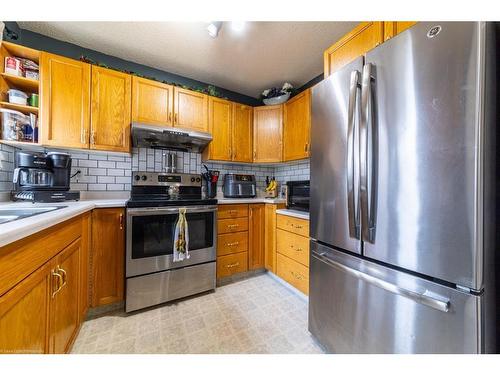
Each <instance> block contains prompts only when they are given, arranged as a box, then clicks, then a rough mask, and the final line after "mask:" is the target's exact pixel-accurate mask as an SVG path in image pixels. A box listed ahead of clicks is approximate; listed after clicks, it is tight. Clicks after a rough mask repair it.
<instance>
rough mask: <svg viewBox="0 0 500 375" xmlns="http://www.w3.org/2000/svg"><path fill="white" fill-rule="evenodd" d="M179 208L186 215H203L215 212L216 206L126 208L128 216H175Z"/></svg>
mask: <svg viewBox="0 0 500 375" xmlns="http://www.w3.org/2000/svg"><path fill="white" fill-rule="evenodd" d="M179 208H185V209H186V213H187V214H189V213H203V212H215V211H217V206H201V207H148V208H127V215H129V216H147V215H164V214H168V215H175V214H178V213H179Z"/></svg>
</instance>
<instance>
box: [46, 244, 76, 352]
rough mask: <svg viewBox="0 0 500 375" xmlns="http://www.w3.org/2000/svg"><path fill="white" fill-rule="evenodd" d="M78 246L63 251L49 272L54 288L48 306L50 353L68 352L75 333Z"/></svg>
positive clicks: (74, 245)
mask: <svg viewBox="0 0 500 375" xmlns="http://www.w3.org/2000/svg"><path fill="white" fill-rule="evenodd" d="M81 246H82V245H81V239H78V240H76V241H75V242H73V243H72V244H71V245H69V246H68V247H67V248H66V249H64V250H63V251H62V253H61V254H60V255H59V256H58V259H57V262H56V266H55V269H54V270H53V271H52V275H51V276H52V277H53V279H54V284H55V289H54V290H52V291H51V303H50V317H51V322H50V331H51V339H50V342H51V345H50V349H51V350H50V351H51V353H66V352H68V351H69V350H70V348H71V345H72V344H73V341H74V339H75V338H76V334H77V333H78V329H79V323H80V311H79V306H78V303H79V299H80V298H79V294H80V254H81V253H80V251H81ZM58 275H60V276H58Z"/></svg>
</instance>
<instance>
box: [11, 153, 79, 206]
mask: <svg viewBox="0 0 500 375" xmlns="http://www.w3.org/2000/svg"><path fill="white" fill-rule="evenodd" d="M15 165H16V168H15V169H14V177H13V179H12V182H13V183H14V190H13V191H12V192H11V198H12V200H28V201H32V202H62V201H67V200H79V199H80V192H79V191H69V186H70V177H71V176H70V174H71V157H70V156H69V154H66V153H63V152H49V153H44V152H29V151H18V152H17V153H16V157H15Z"/></svg>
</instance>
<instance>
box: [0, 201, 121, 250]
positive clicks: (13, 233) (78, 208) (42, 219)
mask: <svg viewBox="0 0 500 375" xmlns="http://www.w3.org/2000/svg"><path fill="white" fill-rule="evenodd" d="M127 200H128V199H92V200H81V201H78V202H74V201H68V202H60V203H30V202H0V209H10V208H23V207H24V208H32V207H48V206H66V207H65V208H61V209H58V210H55V211H50V212H46V213H42V214H39V215H34V216H31V217H27V218H25V219H19V220H14V221H11V222H8V223H4V224H0V247H2V246H5V245H8V244H9V243H12V242H15V241H17V240H20V239H22V238H25V237H27V236H30V235H32V234H34V233H37V232H39V231H42V230H44V229H47V228H50V227H51V226H54V225H56V224H59V223H61V222H63V221H66V220H68V219H71V218H73V217H75V216H78V215H80V214H83V213H84V212H87V211H91V210H93V209H94V208H109V207H125V204H126V203H127Z"/></svg>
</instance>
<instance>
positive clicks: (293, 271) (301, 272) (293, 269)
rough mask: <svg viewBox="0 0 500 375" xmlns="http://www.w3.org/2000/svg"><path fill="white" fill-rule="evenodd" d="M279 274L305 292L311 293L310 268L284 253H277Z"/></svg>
mask: <svg viewBox="0 0 500 375" xmlns="http://www.w3.org/2000/svg"><path fill="white" fill-rule="evenodd" d="M277 263H278V267H277V269H278V276H279V277H281V278H282V279H283V280H285V281H286V282H288V283H289V284H291V285H293V286H294V287H295V288H297V289H298V290H300V291H301V292H302V293H304V294H309V269H308V268H307V267H306V266H304V265H303V264H300V263H299V262H296V261H294V260H292V259H290V258H288V257H286V256H284V255H281V254H277Z"/></svg>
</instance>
